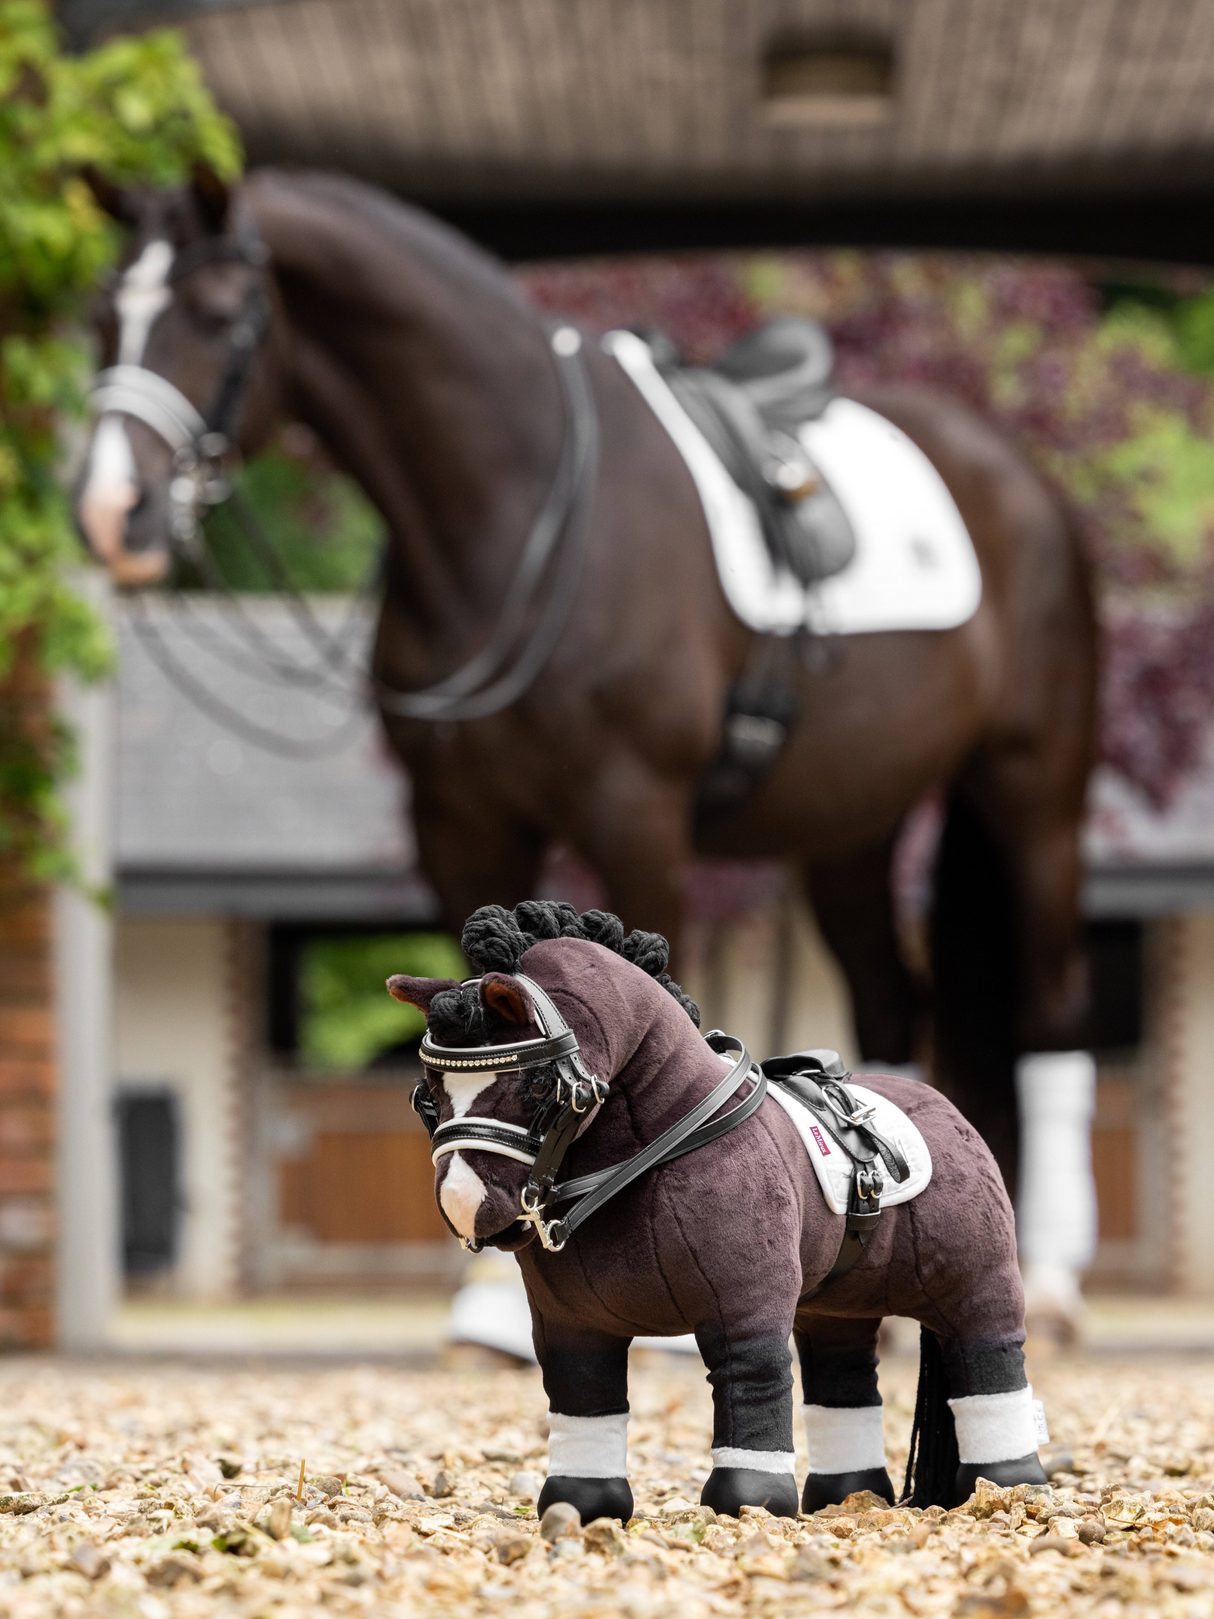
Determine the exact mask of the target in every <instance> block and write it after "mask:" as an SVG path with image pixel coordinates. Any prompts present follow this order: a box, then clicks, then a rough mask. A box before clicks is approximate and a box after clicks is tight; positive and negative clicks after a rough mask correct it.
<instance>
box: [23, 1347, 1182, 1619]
mask: <svg viewBox="0 0 1214 1619" xmlns="http://www.w3.org/2000/svg"><path fill="white" fill-rule="evenodd" d="M914 1379H915V1365H914V1361H913V1359H912V1358H910V1357H907V1356H898V1355H895V1356H894V1357H892V1358H891V1359H889V1360H887V1362H886V1364H885V1365H884V1366H883V1367H882V1384H883V1389H884V1393H885V1400H886V1431H887V1439H888V1442H889V1446H890V1461H891V1469H890V1470H891V1473H892V1474H894V1476H895V1477H897V1476H899V1471H900V1467H901V1465H902V1463H903V1461H904V1457H905V1444H906V1439H907V1437H908V1431H909V1426H910V1411H911V1400H912V1398H913V1393H914ZM1034 1383H1035V1387H1036V1391H1037V1393H1038V1394H1039V1395H1040V1396H1042V1397H1044V1399H1045V1401H1046V1408H1047V1411H1048V1413H1049V1419H1050V1424H1051V1428H1052V1430H1053V1436H1054V1438H1053V1444H1052V1455H1053V1461H1054V1465H1055V1467H1058V1466H1059V1464H1060V1462H1061V1460H1062V1458H1063V1457H1064V1455H1065V1456H1067V1457H1069V1467H1068V1469H1067V1470H1066V1471H1056V1472H1055V1475H1054V1481H1053V1485H1052V1487H1051V1488H1050V1489H1049V1490H1031V1489H1030V1490H1029V1491H1027V1492H1026V1491H1025V1490H1024V1489H1023V1488H1021V1489H1018V1490H1015V1491H1012V1492H1010V1494H1009V1493H1008V1492H999V1491H986V1490H983V1491H980V1492H979V1495H978V1496H977V1497H975V1498H974V1499H973V1500H972V1501H971V1502H970V1503H969V1504H968V1505H967V1506H966V1507H962V1508H958V1509H957V1510H956V1511H954V1512H950V1513H947V1514H945V1513H943V1512H940V1511H939V1510H938V1509H931V1510H930V1511H929V1512H927V1513H917V1512H910V1511H898V1510H875V1509H873V1503H872V1502H871V1500H870V1501H869V1502H865V1501H863V1500H856V1499H854V1498H853V1500H851V1501H850V1502H849V1503H847V1506H846V1508H845V1509H839V1508H834V1509H830V1511H828V1512H827V1513H820V1514H818V1515H817V1516H816V1517H813V1518H802V1519H800V1520H799V1521H780V1520H776V1519H772V1518H770V1517H768V1516H767V1515H766V1514H765V1513H762V1512H754V1513H752V1512H750V1510H749V1509H746V1510H745V1511H744V1514H743V1518H742V1521H741V1522H740V1523H739V1522H737V1521H735V1520H733V1519H729V1518H717V1519H714V1518H713V1515H712V1514H711V1513H710V1512H708V1511H706V1509H703V1508H699V1507H696V1506H694V1505H693V1503H694V1502H695V1501H696V1499H697V1497H698V1494H699V1485H700V1483H701V1481H702V1480H703V1478H704V1477H705V1476H706V1475H707V1471H708V1453H707V1445H708V1440H709V1434H710V1423H709V1415H710V1412H709V1401H708V1395H707V1390H706V1388H705V1386H704V1382H703V1369H702V1367H700V1366H699V1364H698V1363H695V1362H689V1361H687V1360H678V1359H675V1358H674V1357H668V1356H662V1355H657V1356H654V1355H651V1356H648V1357H642V1356H637V1357H636V1359H635V1362H634V1368H633V1420H632V1425H631V1443H630V1459H631V1466H632V1472H633V1488H634V1491H635V1493H636V1497H637V1513H638V1516H637V1517H636V1518H635V1519H634V1520H633V1522H632V1523H631V1524H630V1525H628V1526H627V1528H626V1529H623V1530H622V1529H621V1528H620V1527H619V1526H618V1525H612V1524H609V1523H608V1522H607V1521H606V1520H600V1522H599V1523H598V1524H595V1525H589V1526H587V1527H586V1528H585V1529H581V1528H579V1527H578V1526H577V1525H576V1524H573V1525H571V1524H568V1523H566V1524H565V1525H564V1526H563V1527H564V1531H565V1532H564V1533H563V1534H562V1535H561V1536H560V1537H559V1538H555V1539H554V1540H552V1541H550V1540H549V1539H546V1538H545V1536H544V1534H543V1533H542V1532H541V1526H540V1525H539V1524H538V1523H537V1522H536V1519H535V1516H534V1513H533V1512H532V1511H531V1507H530V1492H532V1491H533V1490H534V1489H535V1488H537V1487H538V1483H539V1479H540V1477H542V1474H543V1470H544V1448H545V1445H544V1422H543V1412H544V1408H545V1402H544V1398H543V1393H542V1390H541V1388H540V1385H539V1379H538V1375H537V1374H535V1373H533V1372H493V1373H475V1372H463V1373H457V1372H406V1371H400V1370H395V1369H392V1368H387V1367H380V1366H374V1367H369V1366H351V1367H340V1368H322V1369H308V1370H288V1369H282V1368H278V1367H261V1368H253V1369H239V1370H233V1369H224V1368H216V1367H214V1366H211V1367H206V1368H201V1369H200V1368H192V1367H189V1366H183V1365H180V1364H177V1365H169V1366H163V1365H156V1366H149V1365H129V1364H128V1365H123V1366H96V1365H79V1364H72V1363H67V1362H54V1361H8V1362H4V1363H0V1492H7V1493H0V1613H3V1614H4V1615H10V1614H11V1615H17V1616H26V1615H29V1616H31V1619H32V1616H35V1615H36V1616H39V1619H41V1616H43V1615H52V1614H53V1615H69V1614H71V1615H75V1614H81V1615H86V1614H87V1615H90V1616H91V1615H94V1614H97V1615H111V1614H112V1615H115V1616H119V1615H121V1616H126V1615H130V1616H132V1619H169V1616H174V1619H175V1616H178V1615H181V1616H193V1615H199V1616H201V1615H207V1616H211V1615H229V1614H230V1615H233V1616H236V1615H239V1616H242V1619H244V1616H247V1619H256V1616H263V1615H264V1616H270V1615H273V1616H275V1619H278V1616H282V1619H288V1616H290V1615H295V1614H303V1613H312V1612H316V1611H318V1610H320V1609H322V1608H323V1609H324V1610H325V1611H333V1612H337V1613H345V1612H349V1613H364V1612H365V1613H367V1614H369V1615H370V1614H374V1615H375V1616H376V1619H379V1616H380V1615H383V1616H387V1619H393V1616H395V1615H398V1614H399V1615H405V1614H409V1615H430V1614H434V1615H482V1614H485V1615H488V1614H491V1613H492V1614H496V1613H500V1612H503V1611H508V1612H510V1613H511V1614H519V1615H526V1616H528V1619H530V1616H534V1619H548V1616H550V1615H551V1616H554V1619H555V1616H556V1615H560V1619H597V1616H600V1615H602V1616H607V1615H614V1614H623V1615H626V1616H627V1619H657V1616H659V1615H666V1614H671V1615H675V1614H677V1615H679V1616H680V1619H698V1616H700V1615H705V1616H706V1615H710V1614H750V1613H772V1614H777V1613H778V1614H780V1615H786V1614H800V1613H809V1612H816V1611H817V1610H819V1609H828V1608H835V1609H839V1610H840V1611H843V1612H846V1613H848V1614H856V1615H869V1614H872V1615H878V1614H879V1615H895V1614H896V1615H900V1616H904V1615H907V1614H909V1615H913V1616H927V1615H935V1614H949V1615H953V1614H957V1615H968V1616H972V1619H983V1616H987V1615H990V1616H1004V1615H1006V1616H1015V1615H1027V1614H1036V1613H1040V1614H1050V1615H1071V1614H1084V1615H1088V1614H1099V1615H1121V1614H1129V1615H1141V1616H1142V1619H1147V1616H1152V1619H1154V1616H1160V1619H1172V1616H1176V1619H1204V1616H1206V1615H1210V1616H1212V1619H1214V1362H1211V1361H1210V1360H1207V1359H1202V1360H1198V1359H1195V1358H1190V1359H1181V1358H1162V1357H1155V1358H1153V1359H1151V1360H1147V1359H1145V1358H1143V1359H1137V1360H1121V1361H1114V1360H1111V1359H1110V1360H1100V1361H1096V1360H1093V1359H1086V1360H1085V1359H1083V1358H1078V1359H1075V1360H1065V1359H1060V1360H1057V1361H1054V1362H1053V1363H1050V1364H1048V1365H1046V1366H1044V1367H1039V1368H1036V1376H1035V1378H1034ZM301 1462H302V1463H303V1466H304V1473H305V1478H306V1482H305V1485H304V1488H303V1500H302V1501H299V1500H297V1499H296V1498H295V1494H296V1488H297V1485H298V1480H299V1473H300V1465H301ZM802 1465H803V1464H802ZM415 1492H416V1493H415ZM1207 1492H1210V1493H1208V1494H1207ZM558 1515H559V1514H558ZM545 1528H546V1529H547V1530H548V1532H549V1534H550V1535H551V1536H556V1531H557V1526H554V1525H553V1524H551V1523H550V1522H546V1524H545Z"/></svg>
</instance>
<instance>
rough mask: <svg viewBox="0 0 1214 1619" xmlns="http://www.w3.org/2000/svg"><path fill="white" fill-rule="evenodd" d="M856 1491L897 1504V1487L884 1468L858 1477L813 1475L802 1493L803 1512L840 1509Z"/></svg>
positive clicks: (865, 1470) (864, 1471)
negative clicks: (895, 1489)
mask: <svg viewBox="0 0 1214 1619" xmlns="http://www.w3.org/2000/svg"><path fill="white" fill-rule="evenodd" d="M856 1490H871V1491H872V1492H873V1494H874V1495H879V1496H881V1498H882V1499H883V1500H885V1501H888V1502H889V1503H890V1505H891V1506H892V1505H893V1502H894V1487H893V1485H892V1484H891V1483H890V1481H889V1474H888V1473H887V1472H886V1471H885V1469H884V1468H883V1467H864V1468H861V1469H860V1471H859V1472H856V1473H810V1474H808V1475H807V1477H806V1480H805V1488H804V1490H803V1491H802V1492H801V1511H802V1512H821V1510H822V1508H823V1507H837V1506H838V1505H839V1503H840V1501H845V1500H846V1499H847V1497H848V1496H849V1495H852V1494H854V1492H855V1491H856Z"/></svg>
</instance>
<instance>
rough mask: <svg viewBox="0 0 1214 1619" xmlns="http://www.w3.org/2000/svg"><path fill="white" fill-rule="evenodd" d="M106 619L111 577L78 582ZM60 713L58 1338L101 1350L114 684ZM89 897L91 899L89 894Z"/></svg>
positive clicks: (116, 1260)
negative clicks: (70, 743) (64, 762)
mask: <svg viewBox="0 0 1214 1619" xmlns="http://www.w3.org/2000/svg"><path fill="white" fill-rule="evenodd" d="M74 583H75V585H76V587H77V588H78V589H79V590H80V592H81V593H82V594H83V595H84V596H85V597H86V598H87V599H88V600H89V602H90V603H91V604H92V606H93V607H94V609H95V610H96V611H97V612H98V614H99V615H101V616H102V617H106V616H107V615H108V613H109V606H110V589H109V586H108V583H107V581H106V580H105V577H104V575H102V574H101V573H100V572H98V571H97V570H89V571H88V572H86V573H83V574H82V575H80V576H79V577H77V578H76V579H75V580H74ZM59 709H60V714H61V715H62V717H63V718H64V719H65V720H66V721H67V723H68V725H69V726H70V727H71V729H72V732H73V734H74V736H75V740H76V752H77V763H78V768H77V771H76V774H75V775H74V777H72V779H71V780H69V781H68V782H67V783H66V784H65V786H64V789H63V800H64V805H65V807H66V809H67V812H68V817H69V826H70V832H69V839H70V844H71V849H72V853H73V854H74V856H75V859H76V868H77V876H78V878H79V883H78V884H77V883H71V884H64V885H62V886H61V887H60V888H59V890H58V891H57V893H56V895H55V912H54V915H55V965H54V972H55V1012H56V1025H57V1044H58V1056H59V1104H58V1132H59V1141H58V1152H57V1162H56V1174H55V1179H56V1193H57V1202H58V1223H59V1240H58V1266H57V1272H58V1274H57V1280H56V1341H57V1343H58V1345H59V1347H60V1348H61V1349H67V1350H71V1351H75V1352H82V1353H88V1352H90V1351H92V1350H96V1349H101V1348H103V1347H104V1345H105V1343H106V1340H107V1335H108V1330H109V1321H110V1315H111V1312H112V1310H113V1307H114V1304H115V1303H116V1302H117V1298H118V1291H119V1286H120V1275H119V1265H120V1256H119V1251H118V1249H119V1237H118V1222H117V1209H116V1174H115V1170H116V1164H115V1155H114V1135H113V1127H112V1120H111V1118H110V1110H109V1097H110V1062H111V1053H112V1046H111V1040H112V1032H113V1031H112V1025H111V1005H112V989H111V951H112V939H113V927H112V922H111V918H110V912H109V910H108V909H107V908H106V906H105V905H104V904H102V903H100V902H99V899H98V894H99V893H100V892H101V891H104V890H105V889H106V888H107V887H108V886H109V883H110V879H111V876H112V845H113V795H114V774H113V769H114V703H113V691H112V688H111V687H110V686H109V685H108V683H103V684H101V685H96V686H89V687H81V686H79V685H78V684H77V683H76V682H75V681H73V680H64V681H62V682H61V684H60V690H59ZM90 891H91V893H90Z"/></svg>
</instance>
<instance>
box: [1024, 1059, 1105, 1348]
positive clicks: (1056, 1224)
mask: <svg viewBox="0 0 1214 1619" xmlns="http://www.w3.org/2000/svg"><path fill="white" fill-rule="evenodd" d="M1016 1094H1017V1099H1018V1101H1019V1105H1020V1185H1019V1190H1018V1195H1017V1199H1016V1224H1017V1231H1018V1235H1019V1243H1020V1260H1021V1268H1022V1271H1023V1274H1024V1296H1025V1319H1026V1321H1027V1323H1028V1326H1029V1330H1030V1332H1032V1331H1036V1332H1040V1333H1045V1334H1048V1335H1049V1336H1052V1337H1054V1338H1056V1339H1058V1340H1060V1341H1061V1342H1071V1341H1073V1340H1074V1339H1075V1338H1076V1336H1077V1335H1078V1332H1079V1328H1080V1325H1081V1321H1082V1316H1083V1301H1082V1299H1081V1297H1080V1293H1079V1279H1080V1275H1081V1273H1082V1272H1083V1271H1084V1270H1085V1269H1086V1268H1087V1266H1088V1265H1090V1264H1091V1262H1092V1258H1093V1256H1094V1254H1095V1252H1096V1186H1095V1181H1094V1180H1093V1178H1092V1114H1093V1112H1094V1111H1095V1106H1096V1064H1095V1062H1094V1060H1093V1058H1092V1056H1091V1053H1090V1052H1087V1051H1047V1052H1034V1053H1032V1054H1031V1055H1029V1056H1025V1057H1021V1059H1020V1061H1019V1063H1018V1064H1017V1067H1016Z"/></svg>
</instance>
